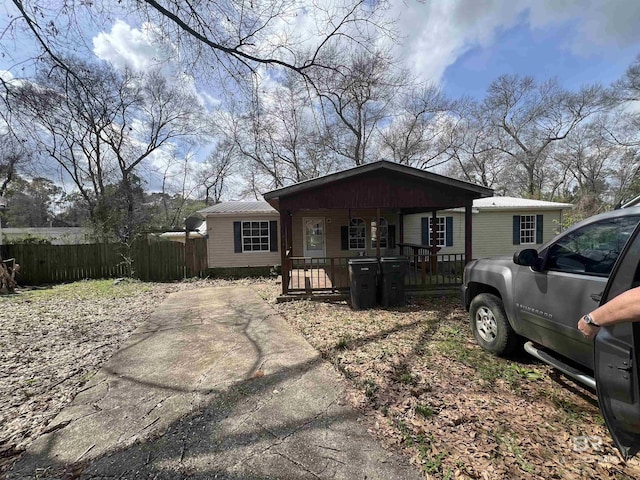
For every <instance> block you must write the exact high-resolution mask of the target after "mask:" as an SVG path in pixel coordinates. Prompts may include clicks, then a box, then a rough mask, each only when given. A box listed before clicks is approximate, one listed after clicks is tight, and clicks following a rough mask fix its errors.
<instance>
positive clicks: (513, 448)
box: [493, 430, 535, 473]
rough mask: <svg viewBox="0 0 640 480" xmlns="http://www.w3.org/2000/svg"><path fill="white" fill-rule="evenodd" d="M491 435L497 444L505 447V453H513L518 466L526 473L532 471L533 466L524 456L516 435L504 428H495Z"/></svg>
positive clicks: (533, 469) (533, 470)
mask: <svg viewBox="0 0 640 480" xmlns="http://www.w3.org/2000/svg"><path fill="white" fill-rule="evenodd" d="M493 437H494V438H495V439H496V442H497V443H498V445H500V446H501V447H502V448H504V449H505V451H506V452H507V453H509V454H510V455H513V457H514V458H515V459H516V462H517V463H518V466H519V467H520V468H521V469H522V470H523V471H525V472H527V473H534V472H535V467H534V466H533V465H532V464H531V463H529V462H528V461H527V460H526V459H525V458H524V454H523V452H522V448H521V447H520V442H519V439H518V436H517V435H516V434H515V433H514V432H510V431H506V430H496V431H494V432H493Z"/></svg>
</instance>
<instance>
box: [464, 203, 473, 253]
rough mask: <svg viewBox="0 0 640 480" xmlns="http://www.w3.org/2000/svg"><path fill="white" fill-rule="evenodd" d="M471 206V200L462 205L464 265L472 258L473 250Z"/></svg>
mask: <svg viewBox="0 0 640 480" xmlns="http://www.w3.org/2000/svg"><path fill="white" fill-rule="evenodd" d="M472 207H473V202H472V201H468V202H467V204H466V205H465V206H464V264H465V265H466V264H467V263H469V262H470V261H471V259H472V258H473V252H472V241H471V240H472V233H473V232H472V231H471V230H472V228H473V227H472V225H473V221H472V217H471V213H472V212H471V210H472Z"/></svg>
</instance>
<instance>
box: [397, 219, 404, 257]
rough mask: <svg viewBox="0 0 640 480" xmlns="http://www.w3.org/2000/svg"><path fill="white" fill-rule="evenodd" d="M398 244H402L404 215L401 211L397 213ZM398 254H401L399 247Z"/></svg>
mask: <svg viewBox="0 0 640 480" xmlns="http://www.w3.org/2000/svg"><path fill="white" fill-rule="evenodd" d="M398 230H399V232H398V238H399V239H400V241H399V242H398V243H404V214H403V213H402V211H400V212H398ZM400 254H402V247H400Z"/></svg>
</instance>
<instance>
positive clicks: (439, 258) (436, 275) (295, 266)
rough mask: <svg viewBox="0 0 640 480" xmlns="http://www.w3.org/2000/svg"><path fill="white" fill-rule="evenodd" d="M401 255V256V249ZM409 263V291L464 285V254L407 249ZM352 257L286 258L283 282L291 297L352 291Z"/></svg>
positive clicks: (407, 280) (406, 281) (406, 279)
mask: <svg viewBox="0 0 640 480" xmlns="http://www.w3.org/2000/svg"><path fill="white" fill-rule="evenodd" d="M400 248H401V252H402V246H401V247H400ZM402 254H403V255H405V256H406V257H408V259H409V269H408V272H407V276H406V277H405V285H406V287H407V289H409V290H411V289H429V288H438V287H451V286H456V285H461V284H462V272H463V270H464V254H460V253H458V254H453V253H452V254H448V253H445V254H429V253H424V252H423V251H421V250H415V251H413V250H409V251H407V250H406V249H405V251H404V252H402ZM350 258H353V257H323V258H310V257H292V256H287V266H288V268H287V269H286V271H285V272H283V281H285V282H287V291H288V292H290V293H301V292H305V293H314V292H316V293H320V292H324V293H337V292H345V291H348V290H349V288H350V281H349V259H350Z"/></svg>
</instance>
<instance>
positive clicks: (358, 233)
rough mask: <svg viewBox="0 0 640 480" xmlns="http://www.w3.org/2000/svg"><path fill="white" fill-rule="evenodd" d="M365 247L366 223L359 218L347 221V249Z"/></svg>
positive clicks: (362, 248)
mask: <svg viewBox="0 0 640 480" xmlns="http://www.w3.org/2000/svg"><path fill="white" fill-rule="evenodd" d="M365 247H366V224H365V223H364V220H363V219H361V218H352V219H351V221H350V222H349V250H364V249H365Z"/></svg>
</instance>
